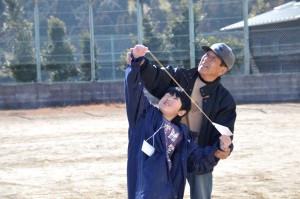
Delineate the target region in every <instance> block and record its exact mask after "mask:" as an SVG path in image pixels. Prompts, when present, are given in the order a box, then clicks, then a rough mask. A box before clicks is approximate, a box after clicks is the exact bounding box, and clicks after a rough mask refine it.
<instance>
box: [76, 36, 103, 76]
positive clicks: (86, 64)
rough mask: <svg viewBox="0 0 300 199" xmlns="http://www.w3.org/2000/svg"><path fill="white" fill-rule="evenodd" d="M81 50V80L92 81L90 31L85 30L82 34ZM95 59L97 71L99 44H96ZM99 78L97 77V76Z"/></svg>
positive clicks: (96, 69)
mask: <svg viewBox="0 0 300 199" xmlns="http://www.w3.org/2000/svg"><path fill="white" fill-rule="evenodd" d="M80 46H81V51H82V62H81V72H82V77H81V80H84V81H90V80H91V48H90V46H91V45H90V33H89V32H84V33H83V34H82V35H81V42H80ZM94 52H95V54H94V59H95V71H98V68H99V67H98V65H97V62H96V60H97V46H96V44H94ZM96 79H97V77H96Z"/></svg>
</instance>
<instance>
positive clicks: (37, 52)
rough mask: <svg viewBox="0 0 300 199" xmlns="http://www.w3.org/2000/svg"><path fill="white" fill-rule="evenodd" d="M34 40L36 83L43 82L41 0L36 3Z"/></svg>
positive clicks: (36, 0)
mask: <svg viewBox="0 0 300 199" xmlns="http://www.w3.org/2000/svg"><path fill="white" fill-rule="evenodd" d="M34 33H35V35H34V38H35V57H36V81H37V82H39V83H40V82H41V81H42V78H41V57H40V55H41V48H40V20H39V0H35V1H34Z"/></svg>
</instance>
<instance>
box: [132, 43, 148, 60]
mask: <svg viewBox="0 0 300 199" xmlns="http://www.w3.org/2000/svg"><path fill="white" fill-rule="evenodd" d="M130 51H131V52H132V54H133V57H134V58H136V59H137V58H139V57H143V56H145V55H146V53H147V52H148V47H146V46H143V45H139V44H138V45H136V46H135V47H134V48H130Z"/></svg>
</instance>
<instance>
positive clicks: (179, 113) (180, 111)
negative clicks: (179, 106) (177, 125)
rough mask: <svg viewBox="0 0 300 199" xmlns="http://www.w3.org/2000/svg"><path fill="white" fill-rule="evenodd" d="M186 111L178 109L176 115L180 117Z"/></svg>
mask: <svg viewBox="0 0 300 199" xmlns="http://www.w3.org/2000/svg"><path fill="white" fill-rule="evenodd" d="M185 113H186V110H179V111H178V113H177V115H179V116H180V117H182V116H184V114H185Z"/></svg>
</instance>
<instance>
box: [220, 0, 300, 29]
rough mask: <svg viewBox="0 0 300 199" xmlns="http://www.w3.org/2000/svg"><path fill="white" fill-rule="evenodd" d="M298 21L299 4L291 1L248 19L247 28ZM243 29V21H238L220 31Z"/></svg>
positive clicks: (299, 16) (299, 13) (299, 14)
mask: <svg viewBox="0 0 300 199" xmlns="http://www.w3.org/2000/svg"><path fill="white" fill-rule="evenodd" d="M299 19H300V2H296V1H291V2H289V3H286V4H283V5H281V6H278V7H275V8H273V10H271V11H269V12H266V13H263V14H260V15H257V16H255V17H252V18H250V19H248V26H249V27H251V26H261V25H266V24H274V23H281V22H287V21H295V20H299ZM243 27H244V21H240V22H237V23H234V24H231V25H229V26H226V27H224V28H221V29H220V30H221V31H223V30H233V29H238V28H243Z"/></svg>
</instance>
